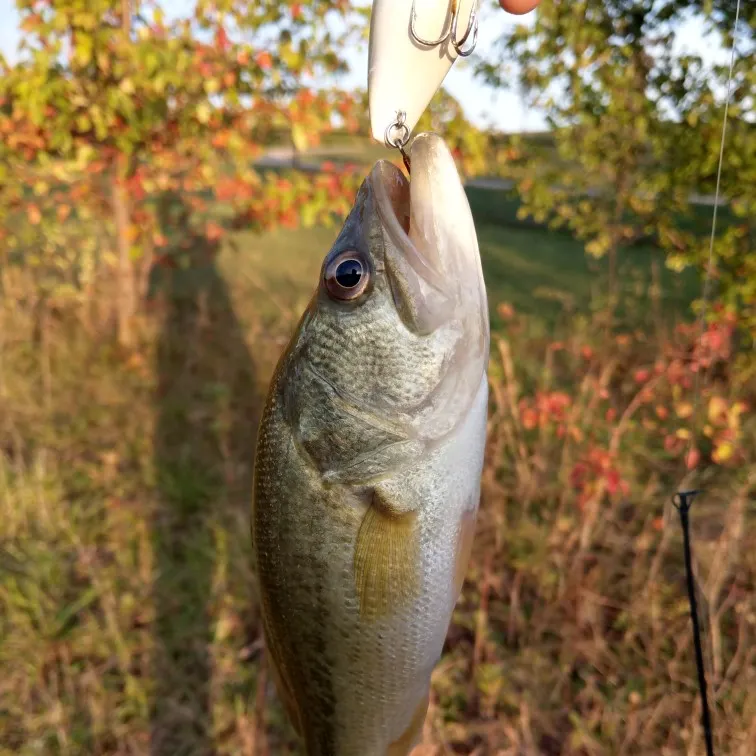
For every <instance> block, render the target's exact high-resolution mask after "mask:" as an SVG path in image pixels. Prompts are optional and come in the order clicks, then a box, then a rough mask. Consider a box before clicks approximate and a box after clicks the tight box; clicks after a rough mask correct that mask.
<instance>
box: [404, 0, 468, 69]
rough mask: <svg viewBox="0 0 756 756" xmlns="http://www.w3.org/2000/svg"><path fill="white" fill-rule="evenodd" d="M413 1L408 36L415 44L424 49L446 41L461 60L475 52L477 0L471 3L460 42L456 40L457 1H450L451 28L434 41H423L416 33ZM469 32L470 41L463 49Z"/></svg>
mask: <svg viewBox="0 0 756 756" xmlns="http://www.w3.org/2000/svg"><path fill="white" fill-rule="evenodd" d="M415 1H416V0H412V10H411V12H410V36H412V38H413V39H414V40H415V42H417V43H418V44H420V45H424V46H425V47H438V46H439V45H442V44H443V43H444V42H446V41H447V40H448V41H449V42H450V43H451V46H452V47H453V48H454V50H455V51H456V53H457V55H459V56H460V57H461V58H466V57H467V56H468V55H472V52H473V50H475V45H476V44H477V42H478V0H475V2H474V3H473V7H472V12H471V13H470V19H469V21H468V22H467V29H466V30H465V33H464V35H463V36H462V39H460V40H457V21H458V19H459V10H460V9H459V0H451V14H452V20H451V26H450V28H449V31H448V32H447V33H446V34H442V35H441V36H440V37H439V38H438V39H436V40H428V39H424V38H423V37H421V36H420V35H419V34H418V33H417V30H416V29H415V22H416V21H417V12H416V10H415ZM444 25H445V24H444ZM471 32H472V35H473V37H472V41H471V42H470V45H469V47H467V48H466V49H463V48H462V46H463V45H464V44H465V42H467V39H468V37H469V36H470V33H471Z"/></svg>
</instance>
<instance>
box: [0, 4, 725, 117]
mask: <svg viewBox="0 0 756 756" xmlns="http://www.w3.org/2000/svg"><path fill="white" fill-rule="evenodd" d="M191 5H192V2H191V0H171V2H165V3H164V4H163V7H164V8H165V9H168V8H170V11H171V13H170V14H169V15H174V14H175V15H181V14H182V13H183V12H185V11H186V9H187V8H189V7H191ZM536 12H537V11H536ZM534 13H535V12H534ZM534 13H529V14H528V15H527V16H521V17H519V18H515V17H513V16H510V15H508V14H506V13H504V12H503V11H498V12H494V11H492V12H490V13H489V14H488V15H487V17H486V18H485V22H484V23H481V24H480V36H479V39H478V48H477V49H478V50H479V51H484V50H486V49H490V47H491V46H492V45H493V43H494V42H495V40H496V39H497V38H498V36H499V35H500V34H501V32H502V31H503V30H504V29H505V28H507V27H508V26H512V25H513V24H517V23H525V24H531V23H532V21H533V17H534ZM18 41H19V29H18V14H17V13H16V9H15V4H14V0H0V50H1V51H2V52H3V53H4V54H5V55H6V56H7V57H9V58H11V59H12V58H13V57H14V51H15V49H16V47H17V45H18ZM677 47H678V48H680V49H681V50H682V49H685V50H686V51H689V52H695V53H699V54H702V55H703V56H704V57H705V58H706V59H707V60H709V61H711V62H713V61H715V60H717V61H721V60H722V59H723V58H726V57H727V52H726V51H725V50H723V49H722V48H721V47H720V46H719V45H717V44H714V43H713V40H711V39H705V38H704V34H703V25H702V23H701V21H700V20H698V19H695V18H693V19H690V20H689V21H687V22H685V23H684V24H682V26H681V28H680V29H679V34H678V41H677ZM347 58H348V62H349V63H350V65H351V67H352V72H351V73H350V74H349V75H348V77H347V79H346V82H345V83H346V84H347V85H348V86H363V87H364V86H366V79H367V44H365V45H364V49H356V50H353V51H350V52H349V53H348V55H347ZM444 85H445V87H446V89H447V90H448V91H449V92H450V94H451V95H452V96H453V97H455V98H456V99H457V100H458V101H459V102H460V103H461V104H462V106H463V107H464V109H465V112H466V113H467V115H468V117H469V118H470V119H471V120H472V121H473V122H475V123H476V124H478V125H479V126H492V127H494V128H496V129H498V130H501V131H531V130H540V129H543V128H544V127H545V120H544V117H543V113H541V112H538V111H535V110H532V109H528V108H527V107H526V106H525V104H524V103H523V102H522V100H521V98H520V97H519V96H518V95H517V94H516V93H514V92H492V91H491V90H490V89H488V88H487V87H485V86H483V85H482V84H481V83H480V82H478V81H476V80H475V78H474V76H473V75H472V70H471V66H470V65H469V64H466V61H464V60H459V61H457V63H455V64H454V67H453V68H452V70H451V71H450V73H449V75H448V76H447V77H446V80H445V82H444Z"/></svg>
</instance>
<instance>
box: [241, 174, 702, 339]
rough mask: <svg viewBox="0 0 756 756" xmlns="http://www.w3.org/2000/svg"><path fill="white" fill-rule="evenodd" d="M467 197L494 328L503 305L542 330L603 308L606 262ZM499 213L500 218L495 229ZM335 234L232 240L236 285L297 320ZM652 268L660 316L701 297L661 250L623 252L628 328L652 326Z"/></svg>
mask: <svg viewBox="0 0 756 756" xmlns="http://www.w3.org/2000/svg"><path fill="white" fill-rule="evenodd" d="M469 195H470V203H471V208H472V210H473V214H474V217H475V218H476V227H477V231H478V243H479V246H480V253H481V259H482V262H483V272H484V276H485V279H486V286H487V290H488V296H489V304H490V311H491V318H492V324H493V327H494V328H498V327H499V326H501V324H502V320H501V317H500V315H499V314H498V312H497V308H498V305H499V304H501V303H502V302H509V303H510V304H512V305H513V306H514V307H515V309H516V310H517V311H519V312H522V313H524V314H527V315H532V316H534V317H536V318H539V319H541V320H542V321H543V322H544V325H546V326H553V325H554V324H555V322H557V321H558V320H563V319H564V318H565V317H571V316H573V315H574V314H576V313H581V312H582V313H587V312H590V311H591V309H592V308H594V309H601V308H602V307H604V306H605V304H606V287H607V279H608V262H607V261H606V260H598V261H597V260H592V259H589V258H587V257H586V255H585V254H584V252H583V247H582V245H581V244H580V243H579V242H577V241H575V240H574V239H573V238H571V237H570V236H568V235H567V234H561V233H554V232H551V231H548V230H547V229H545V228H542V227H528V226H525V227H523V225H522V224H520V223H519V222H518V221H517V220H516V218H515V217H514V215H515V211H513V210H512V201H511V200H508V199H507V197H506V195H505V194H504V193H502V192H492V191H482V190H477V189H471V190H469ZM485 195H492V197H488V196H485ZM493 203H496V204H495V205H494V204H493ZM497 206H498V207H501V209H502V212H501V216H500V219H499V220H498V221H497V222H494V221H493V219H494V218H495V217H496V216H495V212H494V211H495V207H497ZM337 233H338V228H336V227H334V228H315V229H310V230H297V231H286V230H278V231H274V232H271V233H267V234H264V235H255V234H251V233H243V232H242V233H237V234H234V235H233V236H232V237H231V238H230V240H229V257H230V258H233V260H234V262H233V276H234V278H235V279H237V283H238V284H239V285H241V286H245V287H248V288H249V290H250V291H254V292H256V293H255V295H254V300H255V302H256V304H257V309H258V313H259V314H262V315H263V316H264V317H266V318H270V317H274V316H276V315H280V314H282V313H286V315H287V316H288V317H289V318H290V319H291V320H294V319H295V318H294V315H295V313H299V312H301V311H302V309H303V308H304V306H305V305H306V303H307V301H308V299H309V296H310V294H311V292H312V290H313V288H314V286H315V285H316V284H317V276H318V272H319V269H320V265H321V263H322V260H323V258H324V257H325V255H326V253H327V252H328V250H329V248H330V246H331V244H332V243H333V241H334V239H335V237H336V235H337ZM654 265H656V266H657V269H658V273H659V284H660V288H659V291H658V295H657V300H658V303H659V308H660V311H661V314H662V315H663V316H664V317H666V318H669V317H680V318H684V317H687V316H688V315H689V305H690V303H691V302H692V301H693V300H694V299H695V298H696V297H698V296H699V293H700V289H699V287H700V284H699V281H698V278H697V276H696V274H695V272H694V271H692V270H687V271H685V272H684V273H682V274H678V273H674V272H672V271H669V270H668V269H666V268H665V267H664V262H663V258H662V257H661V254H660V253H659V251H658V250H656V249H653V248H651V247H634V248H632V249H625V250H621V251H620V254H619V266H618V282H619V295H620V302H619V307H618V311H617V314H618V316H619V317H620V318H625V319H627V320H628V321H629V322H631V323H632V324H633V325H638V324H640V323H644V324H645V323H648V322H651V320H650V319H651V318H652V316H653V312H654V306H655V305H654V297H653V295H654V286H653V272H652V268H653V266H654Z"/></svg>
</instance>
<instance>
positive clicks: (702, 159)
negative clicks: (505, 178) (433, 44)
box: [479, 0, 756, 331]
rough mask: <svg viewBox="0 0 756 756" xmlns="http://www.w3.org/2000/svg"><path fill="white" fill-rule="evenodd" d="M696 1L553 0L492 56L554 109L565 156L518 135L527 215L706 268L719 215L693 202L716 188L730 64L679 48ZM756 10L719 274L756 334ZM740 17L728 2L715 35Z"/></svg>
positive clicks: (740, 66) (731, 132)
mask: <svg viewBox="0 0 756 756" xmlns="http://www.w3.org/2000/svg"><path fill="white" fill-rule="evenodd" d="M704 5H706V4H704ZM718 5H719V6H722V7H724V5H725V4H718ZM691 7H692V8H694V9H695V8H696V7H697V4H696V3H693V2H679V0H660V2H655V3H647V2H641V1H640V0H639V1H638V2H630V3H628V2H625V1H624V0H622V1H620V0H616V1H615V0H610V1H609V2H601V3H599V2H592V1H590V0H583V1H582V2H576V3H563V2H561V3H560V2H544V3H542V4H541V6H540V7H539V11H538V13H537V15H536V17H535V23H534V25H533V28H532V29H530V28H527V27H526V26H519V27H515V28H513V29H512V30H511V31H509V32H507V33H506V34H505V36H504V38H503V39H502V40H501V49H502V55H501V59H499V60H489V61H488V62H486V63H483V64H481V65H480V66H479V71H480V72H481V74H482V75H484V76H485V77H486V78H487V79H488V81H489V82H491V83H493V84H495V85H498V86H502V85H508V84H509V83H511V82H512V81H514V82H516V83H517V84H518V85H519V87H520V88H521V90H522V91H523V92H525V94H526V95H527V99H528V101H529V102H530V103H531V104H536V105H538V106H540V107H543V108H545V110H546V112H547V114H548V117H549V121H550V124H551V126H552V127H553V129H554V135H555V146H556V154H555V153H554V152H553V151H552V150H551V149H538V148H533V147H532V145H531V147H530V149H525V148H524V145H523V144H522V143H521V142H518V140H514V147H515V151H514V152H513V156H515V157H517V156H519V160H518V161H517V162H516V163H515V165H514V166H513V168H512V170H513V174H514V176H515V178H516V179H517V180H518V189H519V191H520V194H521V196H522V197H523V198H524V207H523V210H522V213H523V214H530V215H532V216H533V217H535V218H536V219H537V220H542V221H543V220H548V221H549V222H550V224H551V225H552V226H553V227H566V228H569V229H570V230H572V231H573V232H574V233H575V234H576V235H577V236H578V237H579V238H580V239H581V240H582V241H583V242H584V243H585V248H586V251H587V252H588V253H589V254H591V255H595V256H603V255H605V254H607V253H608V254H609V255H611V256H614V255H616V250H617V247H618V246H619V245H620V244H631V243H633V242H634V241H637V240H639V239H644V238H651V239H654V240H656V241H657V242H658V243H659V244H660V245H661V247H662V249H663V250H664V251H665V252H666V253H667V261H668V263H669V264H670V265H671V266H673V267H675V268H677V269H679V268H680V267H681V266H684V265H688V264H693V265H696V266H697V267H698V268H699V269H703V268H704V267H705V259H706V256H707V252H708V240H707V238H706V231H707V224H706V223H705V222H702V221H701V217H702V216H701V212H700V210H697V209H696V208H695V207H694V206H693V205H692V204H691V201H690V200H691V195H693V194H694V193H698V194H713V190H714V184H715V178H716V166H717V161H718V157H719V144H720V136H721V131H722V118H723V103H722V91H723V88H724V83H725V81H726V75H727V67H726V66H716V65H715V66H707V65H705V64H704V62H703V60H702V59H701V58H699V57H696V56H693V55H688V54H684V55H681V54H679V53H677V52H675V51H676V49H677V46H676V43H677V42H678V35H679V33H680V32H679V29H680V25H681V21H682V20H684V18H686V14H688V15H689V13H690V10H691ZM744 14H745V16H746V19H744V20H745V21H746V23H741V32H742V33H741V37H740V39H741V42H740V45H741V47H740V50H739V55H738V58H737V65H736V67H735V72H734V81H733V93H732V100H733V105H732V106H731V108H730V112H729V118H730V120H729V125H728V141H727V146H726V150H725V161H724V165H723V173H722V178H723V182H722V195H723V196H724V197H726V198H727V199H728V201H729V206H728V208H727V209H728V212H721V213H720V227H719V232H718V237H717V241H716V249H715V251H716V257H717V269H716V272H715V276H716V277H717V278H718V281H719V284H720V294H721V296H722V301H724V302H725V303H726V304H727V306H728V311H730V312H734V313H737V314H738V319H739V322H740V323H742V324H743V325H744V326H745V330H746V331H747V330H748V329H749V328H750V326H751V325H753V324H754V323H756V320H755V319H754V318H756V311H754V309H753V302H754V301H756V299H755V298H754V290H753V285H754V284H753V280H754V278H753V275H752V272H753V271H752V269H751V266H752V258H753V255H752V253H751V252H750V250H751V249H752V246H753V239H754V226H753V218H754V217H755V213H754V207H753V198H754V197H756V184H754V181H755V180H756V179H755V177H756V173H754V170H755V168H754V166H756V151H755V150H756V138H754V124H753V119H752V107H753V101H754V96H755V95H756V78H754V72H753V66H751V65H750V64H749V57H750V55H749V52H752V51H753V50H754V49H756V47H754V44H755V38H754V34H753V30H754V29H755V28H756V26H754V18H753V15H752V12H750V13H749V11H747V10H746V11H744ZM733 21H734V18H733V17H732V13H730V12H727V13H724V12H722V11H721V8H718V10H717V12H715V13H714V14H713V15H711V16H709V22H710V26H711V27H712V31H711V33H712V35H713V36H715V37H716V36H717V33H716V32H715V29H717V28H722V27H725V24H726V23H730V29H731V25H732V22H733ZM717 24H718V25H719V26H717ZM719 38H720V39H723V41H725V42H728V41H731V40H730V38H729V36H727V35H723V34H721V33H720V35H719ZM515 63H516V64H518V65H519V71H518V72H517V75H516V76H513V75H512V73H511V70H512V69H511V66H512V64H515ZM518 150H519V155H518ZM708 228H710V224H708ZM613 285H614V282H613V281H610V286H613Z"/></svg>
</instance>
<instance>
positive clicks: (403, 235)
mask: <svg viewBox="0 0 756 756" xmlns="http://www.w3.org/2000/svg"><path fill="white" fill-rule="evenodd" d="M410 158H411V162H412V176H411V180H408V179H407V178H406V177H405V176H404V174H403V173H402V172H401V171H400V170H399V169H398V168H397V167H396V166H395V165H393V164H392V163H389V162H386V161H380V162H378V163H377V164H376V165H375V167H374V168H373V170H372V172H371V174H370V177H369V182H370V185H371V189H372V191H373V194H374V197H375V204H376V209H377V212H378V216H379V218H380V220H381V225H382V227H383V229H384V233H385V239H386V244H385V264H386V270H387V273H388V279H389V281H390V284H391V290H392V293H393V296H394V301H395V303H396V306H397V310H398V311H399V313H400V315H401V316H402V319H403V320H404V322H405V324H406V325H408V326H409V327H410V328H412V330H414V331H416V332H418V333H428V332H431V331H433V330H435V329H436V328H438V327H439V326H440V325H442V324H443V323H445V322H448V321H449V320H450V319H458V320H461V321H462V322H464V324H465V326H466V329H467V328H470V327H472V328H474V329H476V330H478V331H479V333H480V334H481V335H483V334H485V336H486V349H487V345H488V344H487V338H488V336H487V334H488V313H487V301H486V292H485V284H484V281H483V272H482V269H481V264H480V254H479V251H478V241H477V236H476V233H475V224H474V222H473V218H472V213H471V212H470V206H469V203H468V200H467V195H466V194H465V190H464V186H463V184H462V181H461V179H460V177H459V173H458V171H457V167H456V165H455V163H454V158H453V157H452V155H451V152H450V151H449V149H448V147H447V146H446V144H445V143H444V141H443V139H442V138H441V137H440V136H438V135H436V134H420V135H418V136H417V137H416V138H415V139H414V141H413V142H412V145H411V148H410ZM472 321H474V323H473V322H472ZM470 335H472V334H470Z"/></svg>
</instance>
